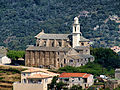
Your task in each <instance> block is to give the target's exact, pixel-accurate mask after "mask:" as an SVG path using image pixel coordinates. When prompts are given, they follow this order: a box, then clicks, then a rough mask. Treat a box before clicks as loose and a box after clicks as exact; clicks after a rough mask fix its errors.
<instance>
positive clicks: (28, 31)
mask: <svg viewBox="0 0 120 90" xmlns="http://www.w3.org/2000/svg"><path fill="white" fill-rule="evenodd" d="M82 11H88V12H89V14H88V16H87V17H85V16H82V14H83V12H82ZM109 15H118V17H120V1H119V0H114V1H113V0H97V1H96V0H44V1H43V0H0V37H1V38H0V41H1V42H0V45H4V46H6V47H8V48H9V49H16V50H18V49H25V48H26V45H29V44H35V39H34V36H35V35H36V34H38V33H39V32H40V31H41V29H44V30H45V32H47V33H71V32H72V23H73V18H74V17H75V16H80V17H79V19H80V23H81V31H82V33H83V35H84V36H85V37H86V38H89V39H90V40H92V41H94V45H93V47H100V46H102V47H111V46H113V45H119V42H120V38H119V36H120V35H119V33H118V25H119V24H118V23H116V22H115V21H114V20H110V19H109ZM105 21H106V22H105ZM97 25H98V26H99V28H98V29H97V30H94V27H96V26H97Z"/></svg>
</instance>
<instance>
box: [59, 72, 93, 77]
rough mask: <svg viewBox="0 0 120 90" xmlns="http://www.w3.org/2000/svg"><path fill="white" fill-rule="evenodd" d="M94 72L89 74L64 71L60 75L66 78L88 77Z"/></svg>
mask: <svg viewBox="0 0 120 90" xmlns="http://www.w3.org/2000/svg"><path fill="white" fill-rule="evenodd" d="M90 75H92V74H87V73H62V74H61V75H60V76H59V77H61V78H65V77H83V78H87V77H89V76H90Z"/></svg>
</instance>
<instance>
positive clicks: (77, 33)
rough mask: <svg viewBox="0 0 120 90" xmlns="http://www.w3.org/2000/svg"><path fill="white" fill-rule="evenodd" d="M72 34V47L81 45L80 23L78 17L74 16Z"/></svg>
mask: <svg viewBox="0 0 120 90" xmlns="http://www.w3.org/2000/svg"><path fill="white" fill-rule="evenodd" d="M72 35H73V36H72V38H73V41H72V47H73V48H74V47H75V46H80V45H79V41H80V36H81V32H80V24H79V19H78V17H75V18H74V23H73V33H72Z"/></svg>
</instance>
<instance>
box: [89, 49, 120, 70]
mask: <svg viewBox="0 0 120 90" xmlns="http://www.w3.org/2000/svg"><path fill="white" fill-rule="evenodd" d="M91 54H92V55H93V56H94V57H95V62H96V63H99V64H100V65H102V66H103V67H105V68H107V69H111V68H119V67H120V56H118V54H117V53H115V52H113V50H111V49H109V48H91Z"/></svg>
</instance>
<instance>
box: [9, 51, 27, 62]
mask: <svg viewBox="0 0 120 90" xmlns="http://www.w3.org/2000/svg"><path fill="white" fill-rule="evenodd" d="M7 56H8V57H9V58H11V59H12V60H18V58H25V51H14V50H9V51H8V53H7Z"/></svg>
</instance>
